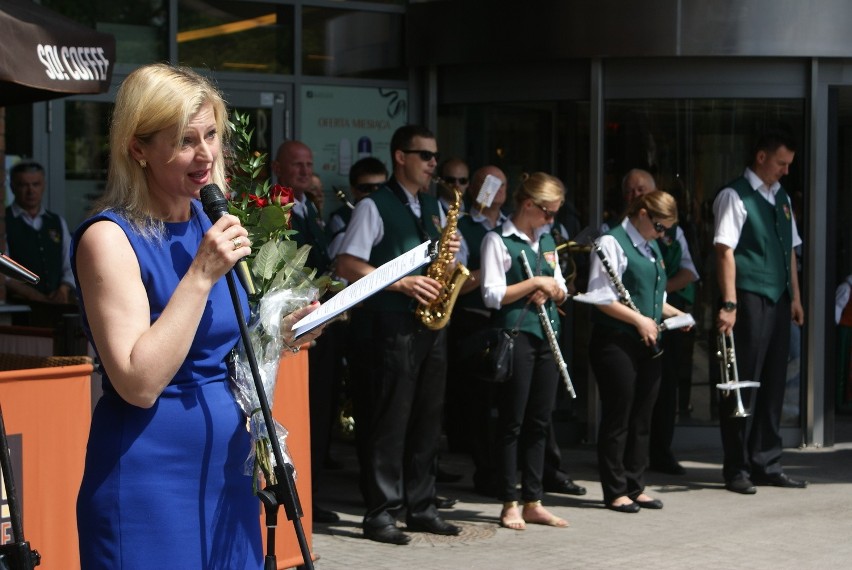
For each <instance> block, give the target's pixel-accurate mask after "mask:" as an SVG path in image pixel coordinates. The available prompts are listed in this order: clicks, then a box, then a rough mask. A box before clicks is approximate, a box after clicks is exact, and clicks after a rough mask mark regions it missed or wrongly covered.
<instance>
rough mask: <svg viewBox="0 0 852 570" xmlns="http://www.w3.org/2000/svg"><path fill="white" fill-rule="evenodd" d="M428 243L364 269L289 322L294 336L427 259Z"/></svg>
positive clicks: (353, 304) (334, 314)
mask: <svg viewBox="0 0 852 570" xmlns="http://www.w3.org/2000/svg"><path fill="white" fill-rule="evenodd" d="M430 243H431V242H428V241H427V242H423V243H421V244H420V245H418V246H416V247H414V248H412V249H411V250H409V251H407V252H405V253H403V254H402V255H400V256H399V257H396V258H394V259H391V260H390V261H388V262H387V263H385V264H384V265H382V266H381V267H377V268H376V269H375V271H372V272H370V273H368V274H367V275H365V276H364V277H362V278H361V279H359V280H358V281H356V282H355V283H352V284H351V285H349V286H348V287H346V288H345V289H343V290H341V291H340V292H338V293H337V294H336V295H335V296H334V297H332V298H331V299H329V300H328V302H326V303H323V304H322V305H321V306H320V308H319V309H317V310H316V311H314V312H313V313H311V314H309V315H308V316H306V317H305V318H303V319H302V320H300V321H299V322H298V323H296V324H295V325H294V326H293V331H294V332H295V333H296V337H295V338H299V337H300V336H302V335H303V334H305V333H306V332H308V331H311V330H313V329H315V328H316V327H318V326H320V325H321V324H323V323H325V322H326V321H329V320H331V319H333V318H334V317H336V316H337V315H339V314H340V313H342V312H343V311H345V310H346V309H349V308H350V307H353V306H355V305H357V304H358V303H360V302H361V301H363V300H364V299H366V298H368V297H370V296H372V295H374V294H376V293H378V292H379V291H381V290H382V289H384V288H385V287H387V286H388V285H390V284H391V283H394V282H395V281H398V280H399V279H401V278H403V277H405V276H406V275H408V274H409V273H411V272H412V271H414V270H415V269H418V268H419V267H422V266H423V265H425V264H426V263H428V262H429V261H431V257H429V244H430Z"/></svg>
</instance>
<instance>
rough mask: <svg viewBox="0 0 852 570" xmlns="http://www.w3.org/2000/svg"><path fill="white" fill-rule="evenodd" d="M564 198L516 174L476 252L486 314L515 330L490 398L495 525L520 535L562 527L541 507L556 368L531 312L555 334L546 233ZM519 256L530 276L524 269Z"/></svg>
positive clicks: (554, 265) (556, 288)
mask: <svg viewBox="0 0 852 570" xmlns="http://www.w3.org/2000/svg"><path fill="white" fill-rule="evenodd" d="M564 200H565V187H564V186H563V185H562V182H560V181H559V180H558V179H557V178H555V177H553V176H550V175H548V174H545V173H543V172H535V173H533V174H531V175H524V176H523V178H522V182H521V186H520V187H519V188H518V189H517V190H516V191H515V194H514V206H515V208H514V212H513V213H512V215H511V217H510V218H509V220H507V221H506V222H505V223H503V224H502V225H501V226H498V227H497V228H494V230H492V231H490V232H488V233H487V234H486V235H485V237H484V238H483V240H482V246H481V249H480V252H481V261H482V265H481V278H482V298H483V300H484V301H485V305H486V306H487V307H489V308H491V309H494V317H493V320H494V323H495V325H496V326H498V327H501V328H504V329H518V331H519V333H518V335H517V336H516V338H515V349H514V355H513V361H512V374H511V377H510V378H509V380H507V381H506V382H505V383H503V384H500V385H499V389H498V395H497V407H498V410H499V419H498V427H497V446H496V448H497V471H498V473H497V483H498V491H499V493H500V499H502V501H503V509H502V511H501V512H500V525H501V526H503V527H505V528H509V529H512V530H524V528H525V526H526V523H531V524H543V525H549V526H554V527H560V528H563V527H566V526H568V522H567V521H565V519H562V518H560V517H558V516H556V515H553V514H552V513H550V512H549V511H548V510H547V509H545V508H544V507H543V506H542V505H541V497H542V495H543V493H544V490H543V488H542V471H543V469H544V449H545V443H546V441H547V435H548V430H549V428H550V421H551V412H552V411H553V394H555V393H556V385H557V382H558V380H559V370H558V368H557V366H556V359H555V358H554V357H553V354H551V350H550V345H549V344H548V341H547V336H546V335H545V332H544V330H543V329H542V325H541V322H540V321H539V317H538V306H540V305H544V306H545V308H546V310H547V314H548V316H549V317H550V322H551V325H552V326H553V329H554V332H555V333H556V335H557V337H558V336H559V317H558V314H557V312H556V306H557V305H559V304H561V303H562V302H563V301H565V299H566V298H567V296H568V292H567V288H566V286H565V280H564V279H563V278H562V273H561V271H560V269H559V263H558V260H557V256H556V244H555V243H554V241H553V237H552V236H551V235H550V233H549V231H548V228H549V227H550V225H549V224H550V223H551V222H553V219H554V217H555V214H556V212H557V211H558V210H559V208H560V207H561V206H562V203H563V202H564ZM522 252H523V253H525V254H526V257H527V260H528V262H529V264H530V266H531V268H532V270H533V273H534V277H532V278H530V277H527V274H526V272H525V270H524V265H523V262H522V255H521V253H522ZM519 463H520V464H519ZM519 469H520V471H521V473H522V478H521V490H520V492H519V491H518V489H517V485H516V484H517V473H518V470H519ZM519 500H520V501H521V502H522V503H523V506H522V507H519V506H518V501H519Z"/></svg>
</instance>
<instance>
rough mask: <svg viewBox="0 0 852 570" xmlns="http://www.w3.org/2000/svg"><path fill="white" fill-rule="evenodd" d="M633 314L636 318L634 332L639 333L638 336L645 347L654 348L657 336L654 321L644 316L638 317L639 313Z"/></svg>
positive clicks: (657, 330) (657, 331) (657, 332)
mask: <svg viewBox="0 0 852 570" xmlns="http://www.w3.org/2000/svg"><path fill="white" fill-rule="evenodd" d="M635 314H636V317H637V320H636V331H637V332H638V333H639V336H640V337H642V342H644V343H645V345H646V346H654V343H656V342H657V335H658V334H659V329H658V328H657V323H656V322H655V321H654V319H651V318H649V317H646V316H645V315H640V314H639V313H635Z"/></svg>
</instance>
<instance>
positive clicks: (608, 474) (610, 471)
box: [587, 191, 682, 513]
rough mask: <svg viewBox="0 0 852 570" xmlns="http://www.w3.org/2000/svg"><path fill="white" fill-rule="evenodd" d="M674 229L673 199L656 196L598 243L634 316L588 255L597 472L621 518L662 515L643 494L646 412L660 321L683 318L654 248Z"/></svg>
mask: <svg viewBox="0 0 852 570" xmlns="http://www.w3.org/2000/svg"><path fill="white" fill-rule="evenodd" d="M675 223H677V205H676V203H675V200H674V198H672V197H671V196H670V195H669V194H666V193H665V192H660V191H654V192H650V193H648V194H645V195H643V196H640V197H638V198H636V199H635V200H633V202H631V203H630V205H629V206H628V208H627V215H626V217H625V218H624V219H623V220H622V222H621V224H620V225H618V226H616V227H614V228H612V229H611V230H610V231H609V232H608V233H607V234H606V235H604V236H602V237H601V239H600V247H601V249H602V251H603V253H604V255H605V257H606V259H607V260H608V263H609V265H610V267H611V269H612V270H614V272H615V273H616V275H617V276H618V278H619V279H620V281H621V283H622V284H623V286H624V288H625V289H626V290H627V291H628V292H629V293H630V297H631V298H632V299H633V302H634V303H635V305H636V307H637V308H638V309H639V312H636V311H634V310H633V309H631V308H629V307H628V306H627V305H625V304H623V303H622V302H621V301H620V298H621V297H622V296H623V294H622V292H620V291H619V290H618V287H617V286H616V284H615V283H614V282H613V280H612V279H611V278H610V276H609V275H608V273H607V271H606V269H605V268H604V266H603V264H602V262H601V260H600V259H599V257H598V256H597V255H595V254H594V253H592V254H591V267H590V269H589V286H588V293H587V294H588V295H590V296H593V297H595V298H596V299H597V304H596V305H595V307H596V308H597V309H598V310H597V311H595V312H593V313H592V322H593V323H594V326H593V329H592V334H591V342H590V348H589V360H590V363H591V365H592V370H593V371H594V373H595V378H596V380H597V383H598V389H599V392H600V398H601V421H600V426H599V430H598V469H599V471H600V477H601V487H602V488H603V496H604V504H605V505H606V507H607V508H608V509H611V510H613V511H617V512H621V513H637V512H639V510H640V508H646V509H661V508H663V503H662V502H661V501H659V500H658V499H654V498H652V497H650V496H648V495H647V494H646V493H645V470H646V469H647V467H648V440H649V434H650V427H651V413H652V411H653V409H654V402H656V400H657V391H658V390H659V386H660V377H661V366H660V359H659V358H654V353H653V352H652V350H651V347H652V346H654V344H655V343H656V342H657V336H658V330H659V324H660V322H661V321H662V319H663V318H668V317H672V316H675V315H679V314H682V313H681V311H679V310H678V309H676V308H675V307H673V306H671V305H669V304H668V303H666V302H665V294H666V271H665V267H664V266H663V259H662V254H661V253H660V249H659V247H658V246H657V238H659V237H661V236H662V235H663V234H664V233H665V232H666V231H667V230H669V229H670V228H671V227H672V226H673V225H674V224H675Z"/></svg>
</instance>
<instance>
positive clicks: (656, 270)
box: [592, 225, 666, 341]
mask: <svg viewBox="0 0 852 570" xmlns="http://www.w3.org/2000/svg"><path fill="white" fill-rule="evenodd" d="M607 233H608V234H609V235H611V236H612V237H614V238H615V239H616V241H617V242H618V245H620V246H621V249H622V250H624V255H626V256H627V269H625V271H624V275H622V276H621V282H622V283H624V287H625V288H626V289H627V291H628V292H629V293H630V298H631V299H633V303H634V304H635V305H636V307H637V308H638V309H639V312H640V313H642V314H643V315H645V316H646V317H650V318H652V319H654V321H655V322H656V323H658V324H659V323H660V322H662V318H663V295H664V294H665V292H666V268H665V266H664V261H663V254H662V252H660V248H659V247H657V243H656V240H654V241H650V242H648V245H650V246H651V251H653V252H654V258H655V259H656V261H651V260H650V259H648V258H647V257H645V256H644V255H642V253H641V252H640V251H639V250H638V249H637V248H636V247H634V245H633V241H632V240H631V239H630V236H629V235H627V231H626V230H625V229H624V228H623V227H621V226H620V225H619V226H616V227H614V228H613V229H611V230H610V231H609V232H607ZM609 262H610V264H612V265H614V264H615V260H614V259H611V260H609ZM614 268H615V267H613V269H614ZM592 321H593V322H595V323H596V324H599V325H604V326H607V327H612V328H616V329H620V330H622V331H625V332H628V333H630V334H632V335H634V336H635V337H636V339H637V340H640V341H641V338H640V336H639V333H638V332H637V331H636V327H634V326H633V325H631V324H628V323H625V322H624V321H620V320H618V319H614V318H612V317H610V316H609V315H606V314H604V313H603V312H601V311H595V312H593V313H592Z"/></svg>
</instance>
